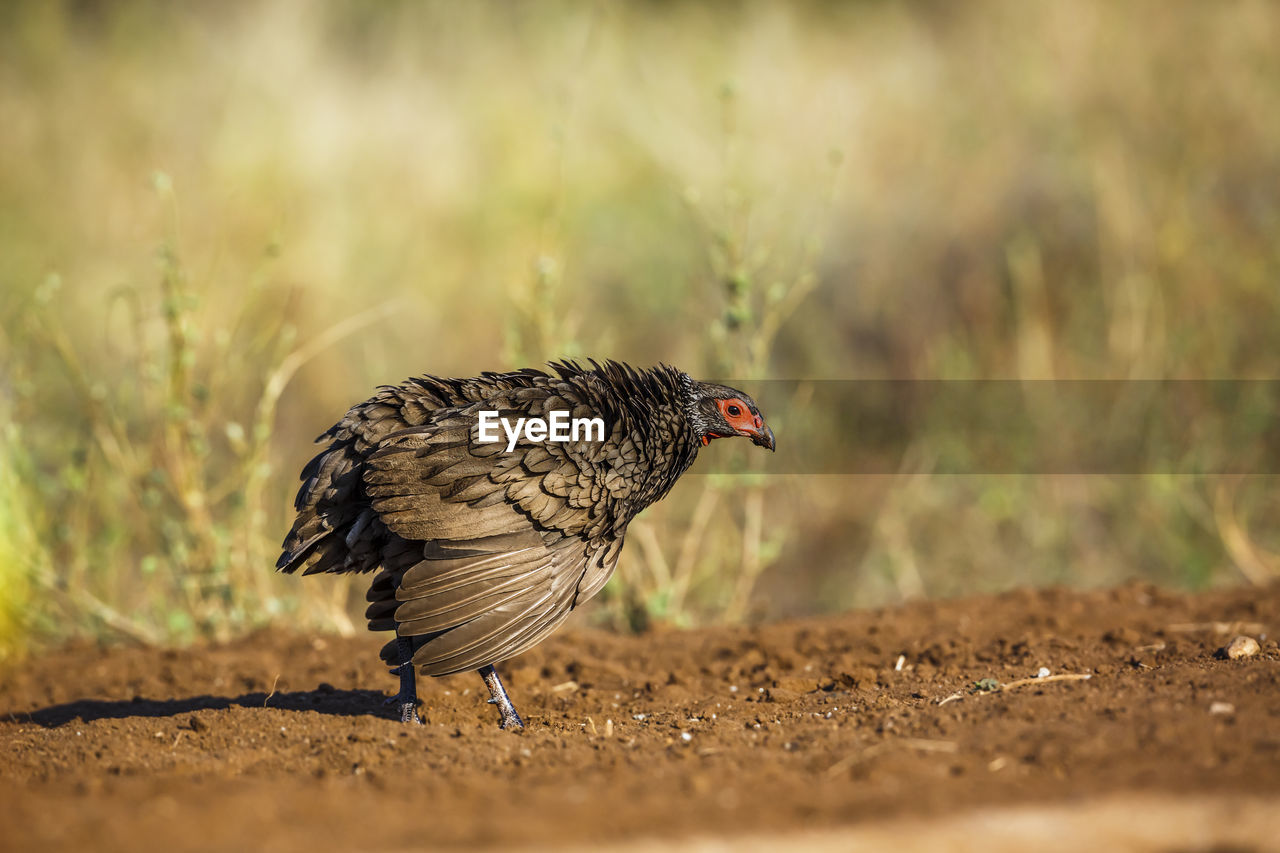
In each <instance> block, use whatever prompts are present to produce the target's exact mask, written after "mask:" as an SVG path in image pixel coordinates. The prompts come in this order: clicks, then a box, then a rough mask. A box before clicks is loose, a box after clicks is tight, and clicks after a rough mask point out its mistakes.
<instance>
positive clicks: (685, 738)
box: [680, 732, 693, 743]
mask: <svg viewBox="0 0 1280 853" xmlns="http://www.w3.org/2000/svg"><path fill="white" fill-rule="evenodd" d="M680 740H682V741H684V742H685V743H688V742H689V741H691V740H693V735H691V734H689V733H688V732H681V733H680Z"/></svg>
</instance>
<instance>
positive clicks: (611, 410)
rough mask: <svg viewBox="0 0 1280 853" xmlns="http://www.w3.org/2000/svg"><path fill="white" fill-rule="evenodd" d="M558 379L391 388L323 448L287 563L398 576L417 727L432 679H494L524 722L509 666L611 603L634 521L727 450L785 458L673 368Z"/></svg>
mask: <svg viewBox="0 0 1280 853" xmlns="http://www.w3.org/2000/svg"><path fill="white" fill-rule="evenodd" d="M550 367H551V368H552V371H553V372H552V373H545V372H543V371H540V370H532V369H527V370H517V371H514V372H511V373H483V374H481V375H480V376H477V377H474V378H470V379H442V378H439V377H435V376H422V377H418V378H415V379H409V380H408V381H406V382H404V383H403V384H401V385H396V386H384V387H382V388H381V389H380V390H379V391H378V393H377V394H375V395H374V396H373V397H370V398H369V399H368V400H366V401H364V402H363V403H359V404H357V405H356V406H355V407H353V408H352V409H351V410H350V411H349V412H347V414H346V416H345V417H343V418H342V420H340V421H338V423H336V424H334V425H333V426H332V427H331V428H330V429H329V430H328V432H326V433H324V434H323V435H322V436H320V438H319V439H317V441H323V442H325V443H326V446H325V448H324V450H322V451H321V452H320V453H319V455H317V456H316V457H315V458H314V459H312V460H311V462H310V463H308V465H307V466H306V468H304V469H303V471H302V488H301V489H300V490H299V492H298V497H297V501H296V502H295V506H296V508H297V511H298V517H297V520H296V521H294V524H293V529H292V530H290V531H289V535H288V536H287V537H286V538H285V541H284V553H283V554H281V555H280V560H279V561H278V562H277V564H276V567H277V568H278V569H280V570H281V571H284V572H296V571H298V570H301V571H302V573H303V574H307V575H309V574H315V573H317V572H370V571H373V570H375V569H380V571H379V572H378V573H377V574H376V575H375V576H374V578H373V582H372V584H371V585H370V587H369V594H368V600H369V601H370V602H371V603H370V605H369V609H368V611H367V613H366V617H367V618H368V620H369V628H370V629H371V630H374V631H395V632H396V639H395V640H392V641H391V642H389V643H388V644H387V645H386V646H385V647H384V648H383V650H382V658H383V660H385V661H387V663H388V664H392V665H394V666H395V667H397V669H398V672H399V674H400V693H399V695H398V696H397V697H396V701H398V702H399V704H400V714H401V719H402V720H404V721H405V722H417V721H418V714H417V694H416V689H415V685H414V672H415V670H417V671H421V672H422V673H423V674H425V675H449V674H451V673H455V672H461V671H463V670H478V671H479V673H480V675H481V676H483V677H484V680H485V684H486V685H487V686H488V688H489V691H490V693H491V694H492V697H493V698H492V700H491V701H492V702H493V703H494V704H496V705H497V706H498V708H499V710H500V711H501V712H502V727H503V728H508V727H512V726H514V727H521V726H523V722H522V721H521V720H520V717H519V715H518V714H517V713H516V710H515V708H514V707H513V706H512V704H511V700H510V699H509V698H508V697H507V694H506V691H505V690H504V689H503V686H502V682H501V681H500V680H499V678H498V674H497V672H496V671H495V670H494V668H493V665H494V664H495V663H499V662H500V661H503V660H506V659H508V658H511V657H513V656H515V655H517V654H519V653H520V652H523V651H525V650H526V649H528V648H530V647H532V646H533V645H534V644H535V643H538V642H539V641H541V640H542V639H543V638H545V637H546V636H547V635H548V634H550V633H551V632H552V631H553V630H554V629H555V628H556V627H557V626H558V625H559V624H560V623H561V622H563V621H564V619H565V617H566V616H568V615H569V611H571V610H573V608H575V607H577V606H578V605H579V604H582V603H583V602H584V601H586V600H587V599H589V598H590V597H591V596H592V595H594V594H595V593H597V592H599V591H600V588H601V587H603V586H604V584H605V581H607V580H608V579H609V576H610V575H611V574H612V573H613V569H614V566H615V565H617V562H618V554H619V552H620V551H621V550H622V542H623V538H624V537H625V535H626V532H627V524H628V523H630V521H631V519H632V518H634V517H635V515H636V513H638V512H640V510H642V509H644V508H645V507H646V506H648V505H649V504H651V503H653V502H654V501H656V500H658V499H659V498H661V497H663V496H664V495H666V494H667V492H668V491H670V489H671V487H672V486H673V485H675V482H676V480H677V479H679V477H680V475H681V474H683V473H684V472H685V471H686V470H687V469H688V468H689V466H690V465H692V464H693V461H694V459H695V458H696V457H697V455H698V451H699V450H700V449H701V448H703V447H705V446H706V445H707V444H709V443H710V441H711V440H712V439H714V438H727V437H730V436H735V435H741V436H746V437H747V438H749V439H751V441H752V442H753V443H754V444H757V445H759V446H761V447H767V448H769V449H770V450H773V449H774V439H773V431H772V430H770V429H769V427H767V426H766V425H765V422H764V418H763V417H762V416H761V414H760V410H759V409H758V408H757V407H756V404H755V403H754V402H753V401H752V400H751V398H750V397H748V396H747V395H746V394H744V393H742V392H741V391H737V390H734V389H733V388H727V387H725V386H723V385H713V384H710V383H706V382H697V381H695V380H693V379H691V378H690V377H689V375H688V374H686V373H683V372H681V371H679V370H676V369H675V368H673V367H668V366H665V365H660V366H658V367H654V368H651V369H648V370H637V369H635V368H632V367H629V366H627V365H625V364H620V363H618V362H613V361H607V362H604V363H603V364H599V363H597V362H595V361H592V362H590V367H586V366H583V365H580V364H577V363H574V362H557V363H553V364H551V365H550ZM557 413H559V414H557ZM519 418H524V419H526V420H525V422H524V424H523V425H521V424H520V423H519V422H518V419H519ZM501 419H505V425H504V426H499V424H500V423H501V422H502V421H501ZM538 419H541V420H542V421H543V422H544V423H545V424H546V426H536V422H537V420H538ZM593 419H598V420H595V421H594V422H593ZM571 426H573V427H581V428H580V429H577V431H576V434H574V432H573V431H571V430H570V427H571ZM593 426H594V429H592V427H593ZM601 427H602V428H601ZM495 434H496V436H497V440H493V439H494V436H495ZM513 434H515V435H514V437H513ZM557 438H558V439H559V440H554V439H557ZM566 438H568V439H569V440H565V439H566ZM393 671H396V670H393Z"/></svg>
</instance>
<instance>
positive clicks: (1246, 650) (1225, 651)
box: [1218, 635, 1260, 660]
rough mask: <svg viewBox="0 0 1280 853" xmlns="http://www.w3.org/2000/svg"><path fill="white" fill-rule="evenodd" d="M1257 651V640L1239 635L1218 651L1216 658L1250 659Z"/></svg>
mask: <svg viewBox="0 0 1280 853" xmlns="http://www.w3.org/2000/svg"><path fill="white" fill-rule="evenodd" d="M1259 650H1260V649H1259V646H1258V641H1257V640H1255V639H1254V638H1253V637H1245V636H1243V635H1241V636H1239V637H1236V638H1235V639H1234V640H1232V641H1231V642H1229V643H1227V644H1226V645H1225V646H1223V647H1222V648H1220V649H1218V657H1222V658H1226V659H1227V660H1238V659H1240V658H1251V657H1253V656H1254V655H1256V654H1257V653H1258V652H1259Z"/></svg>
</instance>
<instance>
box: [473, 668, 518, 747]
mask: <svg viewBox="0 0 1280 853" xmlns="http://www.w3.org/2000/svg"><path fill="white" fill-rule="evenodd" d="M480 677H481V678H483V679H484V683H485V686H486V687H488V688H489V695H490V696H491V697H493V698H491V699H490V700H489V704H490V705H497V706H498V712H499V713H500V714H502V720H501V721H500V722H499V723H498V726H499V728H503V729H508V730H510V731H520V730H521V729H523V728H524V720H522V719H520V715H519V714H517V713H516V706H515V705H512V704H511V697H510V696H508V695H507V691H506V688H504V687H503V686H502V679H500V678H498V671H497V670H496V669H494V668H493V666H492V665H490V666H486V667H482V668H481V669H480Z"/></svg>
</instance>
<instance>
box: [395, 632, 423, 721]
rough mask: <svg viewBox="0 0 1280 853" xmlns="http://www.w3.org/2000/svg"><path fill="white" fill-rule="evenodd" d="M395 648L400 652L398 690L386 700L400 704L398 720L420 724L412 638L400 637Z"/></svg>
mask: <svg viewBox="0 0 1280 853" xmlns="http://www.w3.org/2000/svg"><path fill="white" fill-rule="evenodd" d="M396 649H397V650H398V651H399V652H400V666H399V667H398V669H399V672H400V692H399V693H398V694H396V695H395V696H393V697H391V699H389V700H388V702H398V703H399V705H400V722H402V723H418V724H419V725H421V724H422V720H421V719H420V718H419V717H418V685H417V683H416V682H415V681H414V671H413V640H411V639H409V638H408V637H400V638H399V639H397V640H396Z"/></svg>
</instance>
